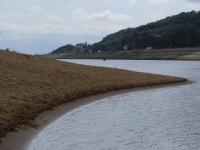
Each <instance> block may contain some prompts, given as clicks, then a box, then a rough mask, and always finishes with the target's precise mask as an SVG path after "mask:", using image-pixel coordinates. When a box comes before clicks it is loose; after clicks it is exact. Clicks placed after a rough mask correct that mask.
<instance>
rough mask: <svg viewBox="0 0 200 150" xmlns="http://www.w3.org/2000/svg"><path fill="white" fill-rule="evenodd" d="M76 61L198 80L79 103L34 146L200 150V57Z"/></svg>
mask: <svg viewBox="0 0 200 150" xmlns="http://www.w3.org/2000/svg"><path fill="white" fill-rule="evenodd" d="M70 61H71V62H76V63H81V64H88V65H97V66H107V67H117V68H123V69H129V70H137V71H145V72H151V73H160V74H167V75H177V76H181V77H186V78H188V79H189V80H192V81H193V83H192V84H185V85H181V86H173V87H165V88H154V89H149V90H141V91H135V92H134V91H133V92H129V93H124V94H120V95H115V96H111V97H107V98H103V99H101V100H100V101H96V102H94V103H91V104H88V105H85V106H82V107H80V108H77V109H75V110H73V111H71V112H70V113H67V114H66V115H64V116H63V117H61V118H59V119H58V120H57V121H55V122H54V123H52V124H50V125H49V126H48V127H46V128H45V129H44V130H43V131H42V132H41V133H39V134H38V135H37V137H35V138H34V139H33V141H32V143H31V144H30V146H29V148H28V150H199V149H200V92H199V91H200V62H186V61H121V60H116V61H114V60H113V61H102V60H70Z"/></svg>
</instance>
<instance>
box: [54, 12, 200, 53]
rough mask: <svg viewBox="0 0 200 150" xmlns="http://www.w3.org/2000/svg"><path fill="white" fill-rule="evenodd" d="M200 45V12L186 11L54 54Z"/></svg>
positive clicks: (56, 51)
mask: <svg viewBox="0 0 200 150" xmlns="http://www.w3.org/2000/svg"><path fill="white" fill-rule="evenodd" d="M199 46H200V12H195V11H192V12H183V13H180V14H178V15H175V16H171V17H167V18H165V19H162V20H159V21H156V22H152V23H149V24H146V25H142V26H139V27H136V28H128V29H125V30H121V31H119V32H116V33H113V34H110V35H108V36H106V37H105V38H103V40H102V41H100V42H98V43H95V44H93V45H87V43H86V44H82V43H80V44H77V45H75V46H73V45H70V44H68V45H65V46H62V47H61V48H58V49H56V50H54V51H53V52H52V53H53V54H59V53H68V52H71V51H76V52H88V51H89V52H91V51H92V52H97V51H122V50H136V49H138V50H142V49H163V48H165V49H170V48H186V47H187V48H188V47H199Z"/></svg>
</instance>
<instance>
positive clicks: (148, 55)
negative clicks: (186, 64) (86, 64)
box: [44, 47, 200, 60]
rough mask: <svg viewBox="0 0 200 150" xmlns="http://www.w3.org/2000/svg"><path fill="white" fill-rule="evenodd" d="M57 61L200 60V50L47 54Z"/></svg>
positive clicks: (174, 49)
mask: <svg viewBox="0 0 200 150" xmlns="http://www.w3.org/2000/svg"><path fill="white" fill-rule="evenodd" d="M44 57H48V58H55V59H104V60H105V59H124V60H200V48H199V47H195V48H173V49H172V48H171V49H148V50H130V51H102V52H76V51H71V52H66V53H57V54H47V55H44Z"/></svg>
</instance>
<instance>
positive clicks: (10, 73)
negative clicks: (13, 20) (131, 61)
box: [0, 51, 186, 138]
mask: <svg viewBox="0 0 200 150" xmlns="http://www.w3.org/2000/svg"><path fill="white" fill-rule="evenodd" d="M0 69H1V71H0V138H1V137H3V136H5V135H6V134H7V133H8V132H9V131H12V130H14V129H16V127H18V126H19V125H28V124H29V123H30V122H29V121H31V120H33V119H34V118H36V117H37V116H38V115H39V114H40V113H41V112H43V111H45V110H50V109H52V108H53V107H55V106H58V105H60V104H63V103H67V102H69V101H73V100H75V99H77V98H81V97H86V96H90V95H95V94H98V93H105V92H108V91H114V90H119V89H127V88H134V87H147V86H152V85H160V84H169V83H177V82H183V81H186V79H183V78H178V77H169V76H161V75H154V74H147V73H139V72H131V71H126V70H117V69H109V68H103V67H91V66H83V65H77V64H71V63H65V62H60V61H56V60H51V59H46V58H40V57H34V56H28V55H23V54H17V53H12V52H5V51H0Z"/></svg>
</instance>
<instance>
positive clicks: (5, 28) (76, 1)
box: [0, 0, 200, 54]
mask: <svg viewBox="0 0 200 150" xmlns="http://www.w3.org/2000/svg"><path fill="white" fill-rule="evenodd" d="M0 4H1V5H0V48H10V49H13V50H16V51H19V52H24V53H31V54H34V53H39V54H40V53H46V52H49V51H51V50H53V49H55V48H57V47H59V46H62V45H64V44H66V43H72V44H75V43H78V42H88V43H93V42H96V41H99V40H101V39H102V37H104V36H105V35H107V34H110V33H113V32H116V31H118V30H120V29H124V28H127V27H136V26H139V25H142V24H146V23H149V22H151V21H156V20H158V19H162V18H165V17H167V16H170V15H175V14H178V13H180V12H183V11H185V12H186V11H191V10H200V0H0Z"/></svg>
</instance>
